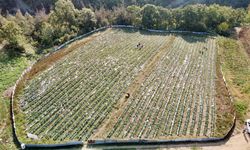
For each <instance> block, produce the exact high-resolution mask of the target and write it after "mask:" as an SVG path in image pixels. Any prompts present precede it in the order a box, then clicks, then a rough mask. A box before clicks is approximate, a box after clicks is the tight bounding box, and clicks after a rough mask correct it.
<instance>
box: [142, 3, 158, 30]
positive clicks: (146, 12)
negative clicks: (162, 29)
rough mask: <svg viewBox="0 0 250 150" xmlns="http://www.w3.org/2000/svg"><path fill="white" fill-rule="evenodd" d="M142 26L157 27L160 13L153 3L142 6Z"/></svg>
mask: <svg viewBox="0 0 250 150" xmlns="http://www.w3.org/2000/svg"><path fill="white" fill-rule="evenodd" d="M141 14H142V26H143V27H145V28H151V29H157V27H158V25H159V21H160V20H159V19H160V14H159V11H158V9H157V7H156V6H155V5H151V4H147V5H145V6H144V7H143V8H142V11H141Z"/></svg>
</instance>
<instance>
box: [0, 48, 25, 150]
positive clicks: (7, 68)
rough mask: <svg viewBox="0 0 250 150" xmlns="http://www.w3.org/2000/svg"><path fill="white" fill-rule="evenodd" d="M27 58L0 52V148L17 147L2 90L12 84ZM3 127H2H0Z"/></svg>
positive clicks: (23, 67)
mask: <svg viewBox="0 0 250 150" xmlns="http://www.w3.org/2000/svg"><path fill="white" fill-rule="evenodd" d="M27 65H28V60H27V58H25V57H15V58H11V57H9V56H7V55H6V54H4V53H3V52H0V68H1V69H0V128H1V129H3V130H2V132H1V133H0V139H2V140H0V149H13V150H14V149H17V148H16V147H15V145H14V143H13V142H12V138H13V137H12V128H11V122H10V120H9V119H8V118H9V116H10V114H9V106H10V103H9V102H10V101H9V100H8V99H7V98H4V96H3V92H4V91H5V90H7V89H8V88H9V87H11V86H13V85H14V83H15V81H16V80H17V79H18V77H19V76H20V74H21V73H22V71H23V70H24V69H25V68H26V67H27ZM2 127H4V128H2Z"/></svg>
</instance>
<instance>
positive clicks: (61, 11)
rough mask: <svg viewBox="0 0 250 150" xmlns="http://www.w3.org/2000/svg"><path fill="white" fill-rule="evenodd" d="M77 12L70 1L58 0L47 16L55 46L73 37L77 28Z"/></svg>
mask: <svg viewBox="0 0 250 150" xmlns="http://www.w3.org/2000/svg"><path fill="white" fill-rule="evenodd" d="M76 16H77V10H76V9H75V7H74V5H73V3H72V2H71V1H70V0H58V1H57V2H56V3H55V8H54V10H53V11H52V12H51V13H50V15H49V23H50V24H51V25H52V26H53V28H54V32H53V33H54V35H53V37H54V38H55V44H59V43H62V42H65V41H67V40H69V39H70V38H71V37H73V36H75V35H76V34H77V32H78V31H79V29H78V28H77V26H78V23H77V19H76Z"/></svg>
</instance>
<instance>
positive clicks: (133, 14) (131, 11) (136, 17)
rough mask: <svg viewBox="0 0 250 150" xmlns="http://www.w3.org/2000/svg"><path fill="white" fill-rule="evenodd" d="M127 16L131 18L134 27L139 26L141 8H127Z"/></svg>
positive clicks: (133, 6)
mask: <svg viewBox="0 0 250 150" xmlns="http://www.w3.org/2000/svg"><path fill="white" fill-rule="evenodd" d="M127 12H128V15H129V16H130V18H131V24H132V25H134V26H137V27H139V26H141V8H140V7H139V6H136V5H131V6H128V7H127Z"/></svg>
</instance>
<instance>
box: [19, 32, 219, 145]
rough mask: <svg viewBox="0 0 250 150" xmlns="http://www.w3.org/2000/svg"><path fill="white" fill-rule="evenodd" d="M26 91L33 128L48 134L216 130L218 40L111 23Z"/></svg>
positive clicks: (170, 135) (139, 135)
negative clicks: (127, 27) (106, 28)
mask: <svg viewBox="0 0 250 150" xmlns="http://www.w3.org/2000/svg"><path fill="white" fill-rule="evenodd" d="M139 42H140V43H141V44H143V47H142V48H137V44H138V43H139ZM126 93H129V94H130V96H129V98H126V97H125V95H126ZM19 99H20V100H19V106H20V108H21V110H22V112H23V114H25V130H26V132H29V133H32V134H36V135H38V137H39V138H41V139H46V140H53V141H68V140H82V141H86V140H88V139H176V138H202V137H214V136H215V134H216V133H215V131H216V122H217V117H216V114H217V112H216V107H217V106H216V104H217V103H216V40H215V39H214V38H212V37H209V36H194V35H171V34H163V33H149V32H146V31H136V30H124V29H112V30H108V31H105V32H102V33H101V34H100V35H99V36H96V37H95V38H93V39H92V40H91V41H89V42H88V43H86V44H84V45H82V46H79V47H76V49H74V51H72V52H71V53H69V54H68V55H67V56H65V57H63V59H61V60H59V61H57V62H56V63H55V64H54V65H52V66H51V67H50V68H48V69H46V70H45V71H43V72H41V73H39V74H38V75H37V76H35V77H34V78H33V79H31V80H29V81H28V82H27V84H26V86H25V88H24V89H23V92H22V94H21V95H19ZM18 130H20V129H18Z"/></svg>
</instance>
